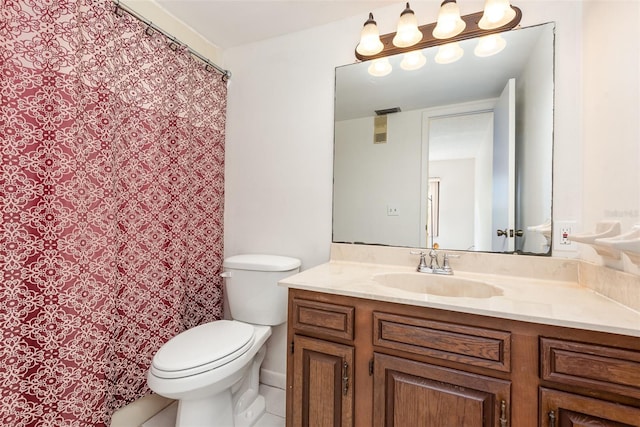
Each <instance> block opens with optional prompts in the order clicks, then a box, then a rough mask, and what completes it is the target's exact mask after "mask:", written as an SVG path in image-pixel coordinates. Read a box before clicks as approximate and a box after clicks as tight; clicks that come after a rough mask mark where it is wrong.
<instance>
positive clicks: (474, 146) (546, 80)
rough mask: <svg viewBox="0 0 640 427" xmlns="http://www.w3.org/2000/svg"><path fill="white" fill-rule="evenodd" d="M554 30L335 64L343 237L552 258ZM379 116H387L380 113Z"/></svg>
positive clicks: (336, 229)
mask: <svg viewBox="0 0 640 427" xmlns="http://www.w3.org/2000/svg"><path fill="white" fill-rule="evenodd" d="M554 28H555V27H554V24H552V23H550V24H544V25H538V26H534V27H528V28H524V29H518V30H513V31H509V32H506V33H503V34H501V35H502V37H503V38H504V40H505V41H506V46H505V47H504V49H502V51H501V52H499V53H498V54H496V55H492V56H486V57H480V56H476V55H474V54H473V51H474V49H475V47H476V46H477V40H466V41H463V42H460V43H459V45H460V47H461V48H462V50H463V51H464V54H463V56H462V57H461V58H460V59H459V60H457V61H456V62H453V63H449V64H438V63H436V62H435V61H434V57H435V55H436V54H437V51H438V48H430V49H425V50H423V51H422V53H423V55H424V56H425V57H426V60H427V61H426V64H425V65H424V66H423V67H421V68H420V69H418V70H404V69H403V68H401V67H400V62H401V61H402V59H403V58H402V55H397V56H392V57H389V62H390V64H391V67H392V71H391V72H390V73H389V74H387V75H385V76H381V77H376V76H373V75H371V74H369V72H368V71H367V70H368V67H369V65H370V61H367V62H362V63H357V64H352V65H346V66H343V67H338V68H336V92H335V157H334V196H333V197H334V201H333V241H334V242H348V243H365V244H379V245H392V246H407V247H431V246H432V245H433V244H434V243H437V244H438V246H439V247H440V248H441V249H449V250H472V251H485V252H517V253H526V254H550V236H551V200H552V198H551V192H552V146H553V91H554V86H553V84H554V83H553V79H554V77H553V68H554ZM376 111H377V113H376Z"/></svg>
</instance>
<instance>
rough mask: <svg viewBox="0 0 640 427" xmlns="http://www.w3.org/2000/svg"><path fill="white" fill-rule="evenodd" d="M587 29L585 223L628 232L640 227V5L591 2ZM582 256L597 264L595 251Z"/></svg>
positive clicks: (588, 250) (589, 227)
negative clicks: (616, 225) (615, 224)
mask: <svg viewBox="0 0 640 427" xmlns="http://www.w3.org/2000/svg"><path fill="white" fill-rule="evenodd" d="M612 5H615V6H616V9H614V8H612V7H610V6H612ZM583 28H584V46H585V54H584V58H583V61H582V70H583V72H584V102H583V105H584V134H583V135H584V139H583V147H584V160H583V164H584V173H583V174H582V184H583V189H584V205H583V206H584V217H583V224H584V228H585V229H586V230H593V229H594V224H595V223H596V222H597V221H599V220H602V219H608V220H617V221H620V222H621V224H622V230H623V231H626V230H628V229H629V228H630V227H631V226H632V225H633V224H637V223H639V222H640V212H638V210H639V207H640V63H639V61H640V57H639V53H640V2H638V1H637V0H630V1H615V2H605V1H599V2H595V1H590V2H587V3H585V8H584V21H583ZM562 160H565V163H566V161H568V160H569V159H568V158H566V159H562ZM582 256H583V258H587V259H589V258H593V259H594V260H596V259H597V257H595V252H594V251H593V250H592V249H591V248H586V249H584V250H583V254H582Z"/></svg>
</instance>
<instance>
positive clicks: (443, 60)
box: [435, 42, 464, 64]
mask: <svg viewBox="0 0 640 427" xmlns="http://www.w3.org/2000/svg"><path fill="white" fill-rule="evenodd" d="M462 55H464V50H462V48H461V47H460V45H459V44H458V43H456V42H454V43H447V44H443V45H442V46H440V48H439V49H438V53H437V54H436V57H435V61H436V62H437V63H438V64H451V63H452V62H456V61H457V60H458V59H460V58H462Z"/></svg>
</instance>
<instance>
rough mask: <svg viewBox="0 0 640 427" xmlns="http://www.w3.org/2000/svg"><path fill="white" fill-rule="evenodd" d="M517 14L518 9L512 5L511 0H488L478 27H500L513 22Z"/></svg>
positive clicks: (489, 28) (485, 28) (486, 28)
mask: <svg viewBox="0 0 640 427" xmlns="http://www.w3.org/2000/svg"><path fill="white" fill-rule="evenodd" d="M515 16H516V11H515V10H513V8H512V7H511V3H510V2H509V0H486V1H485V3H484V12H483V14H482V18H480V21H479V22H478V27H480V28H481V29H483V30H493V29H495V28H500V27H502V26H504V25H506V24H508V23H509V22H511V21H512V20H513V18H515Z"/></svg>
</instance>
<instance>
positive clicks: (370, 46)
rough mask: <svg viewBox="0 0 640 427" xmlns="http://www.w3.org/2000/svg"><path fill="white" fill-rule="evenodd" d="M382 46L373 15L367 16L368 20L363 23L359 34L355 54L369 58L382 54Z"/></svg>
mask: <svg viewBox="0 0 640 427" xmlns="http://www.w3.org/2000/svg"><path fill="white" fill-rule="evenodd" d="M383 48H384V45H383V44H382V42H381V41H380V32H379V31H378V25H376V21H374V20H373V14H372V13H370V14H369V19H368V20H367V22H365V23H364V27H362V31H361V32H360V43H358V46H356V52H358V53H359V54H360V55H364V56H371V55H375V54H377V53H380V52H382V49H383Z"/></svg>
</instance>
